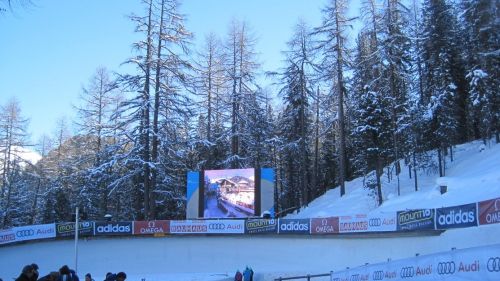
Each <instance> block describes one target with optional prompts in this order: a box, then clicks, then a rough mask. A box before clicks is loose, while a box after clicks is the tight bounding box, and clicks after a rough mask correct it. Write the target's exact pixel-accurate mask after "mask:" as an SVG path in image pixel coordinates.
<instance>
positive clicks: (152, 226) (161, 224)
mask: <svg viewBox="0 0 500 281" xmlns="http://www.w3.org/2000/svg"><path fill="white" fill-rule="evenodd" d="M169 232H170V221H168V220H156V221H134V235H147V234H153V235H154V234H155V233H160V234H165V233H169Z"/></svg>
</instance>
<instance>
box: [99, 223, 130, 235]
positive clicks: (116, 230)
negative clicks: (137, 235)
mask: <svg viewBox="0 0 500 281" xmlns="http://www.w3.org/2000/svg"><path fill="white" fill-rule="evenodd" d="M127 234H132V222H131V221H124V222H95V228H94V235H127Z"/></svg>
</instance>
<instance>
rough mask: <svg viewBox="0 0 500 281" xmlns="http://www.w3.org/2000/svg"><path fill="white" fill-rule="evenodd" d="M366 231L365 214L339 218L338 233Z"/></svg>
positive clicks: (366, 219)
mask: <svg viewBox="0 0 500 281" xmlns="http://www.w3.org/2000/svg"><path fill="white" fill-rule="evenodd" d="M367 231H368V217H367V216H366V215H355V216H342V217H340V218H339V232H340V233H355V232H367Z"/></svg>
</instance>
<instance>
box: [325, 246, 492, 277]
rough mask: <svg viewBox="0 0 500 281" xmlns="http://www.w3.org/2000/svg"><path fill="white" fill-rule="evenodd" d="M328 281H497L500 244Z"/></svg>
mask: <svg viewBox="0 0 500 281" xmlns="http://www.w3.org/2000/svg"><path fill="white" fill-rule="evenodd" d="M330 280H331V281H375V280H416V281H434V280H454V281H466V280H481V281H494V280H495V281H497V280H500V244H497V245H491V246H483V247H477V248H469V249H464V250H454V251H449V252H443V253H438V254H433V255H426V256H418V257H415V258H409V259H404V260H398V261H393V262H386V263H378V264H373V265H367V266H361V267H357V268H353V269H349V270H344V271H339V272H332V274H331V277H330Z"/></svg>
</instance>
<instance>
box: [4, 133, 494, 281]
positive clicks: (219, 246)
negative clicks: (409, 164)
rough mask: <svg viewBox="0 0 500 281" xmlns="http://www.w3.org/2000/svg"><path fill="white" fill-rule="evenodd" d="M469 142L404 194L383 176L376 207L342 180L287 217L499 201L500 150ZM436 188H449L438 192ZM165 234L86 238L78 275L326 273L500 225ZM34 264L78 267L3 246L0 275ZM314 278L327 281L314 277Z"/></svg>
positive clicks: (63, 258) (204, 280)
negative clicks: (442, 173)
mask: <svg viewBox="0 0 500 281" xmlns="http://www.w3.org/2000/svg"><path fill="white" fill-rule="evenodd" d="M482 148H483V146H482V144H481V142H472V143H469V144H465V145H461V146H458V147H457V148H456V150H455V152H454V157H455V159H454V162H453V163H448V170H447V176H446V177H445V178H444V179H438V177H437V175H435V174H425V173H421V174H420V175H419V183H420V190H419V191H418V192H414V191H413V188H414V187H413V179H409V178H408V175H407V173H406V174H405V168H404V167H403V173H402V174H401V178H400V180H401V190H402V195H401V196H397V190H396V185H395V181H392V182H390V183H389V182H388V181H387V180H386V177H385V176H384V186H383V190H384V200H385V202H384V204H383V205H382V206H380V207H377V205H376V204H375V200H374V198H373V197H372V196H370V195H369V192H368V191H367V190H365V189H363V188H362V186H363V184H362V179H356V180H353V181H351V182H349V183H347V185H346V187H347V195H346V196H344V197H342V198H339V196H338V189H334V190H330V191H329V192H327V193H326V194H325V195H324V196H322V197H320V198H318V199H317V200H315V201H313V202H312V203H311V204H309V206H308V207H307V208H304V209H303V210H301V211H300V212H299V213H298V214H292V215H289V216H288V217H289V218H292V217H293V218H299V217H300V218H308V217H326V216H338V215H352V214H362V213H367V212H389V211H397V210H405V209H413V208H431V207H432V208H435V207H442V206H452V205H460V204H464V203H472V202H477V201H481V200H486V199H492V198H497V197H500V145H498V144H492V145H491V146H489V147H485V148H484V150H482ZM481 150H482V151H481ZM438 181H439V182H440V183H442V182H445V183H447V184H448V192H447V193H445V194H443V195H441V194H440V192H439V190H438V189H437V187H438ZM410 235H412V236H405V235H396V236H393V235H391V236H387V235H382V236H379V235H374V236H373V235H372V236H350V237H349V238H346V237H345V236H344V237H342V236H335V235H333V236H327V237H324V236H323V237H318V236H300V235H299V236H283V235H281V236H279V235H276V236H272V235H271V236H269V235H262V236H167V237H163V238H120V239H111V238H108V239H99V238H94V239H88V240H83V239H82V240H81V241H80V243H79V255H78V272H79V275H80V276H83V275H84V274H85V273H87V272H90V273H92V274H93V276H94V278H95V280H102V279H103V278H104V274H105V273H106V272H108V271H112V272H118V271H125V272H127V274H128V276H129V278H127V281H140V280H142V279H145V281H170V280H172V281H174V280H175V281H215V280H218V281H219V280H220V281H222V280H225V281H228V280H232V276H233V275H234V272H235V271H236V270H237V269H240V270H243V269H244V267H245V266H246V265H249V266H252V268H253V269H254V271H255V272H256V278H255V279H254V280H255V281H262V280H273V279H274V278H277V277H279V276H287V275H288V276H290V275H300V274H307V273H310V274H318V273H327V272H329V271H331V270H334V271H338V270H342V269H344V268H346V267H351V268H353V267H356V266H360V265H363V264H365V263H370V264H373V263H377V262H383V261H386V260H387V259H388V258H391V259H392V260H397V259H402V258H407V257H413V256H415V254H416V253H419V254H421V255H425V254H432V253H436V252H441V251H447V250H450V249H451V248H452V247H455V248H458V249H463V248H469V247H475V246H485V245H492V244H500V224H494V225H487V226H480V227H470V228H462V229H450V230H447V231H445V232H444V233H442V234H441V235H430V236H423V235H419V234H410ZM31 262H37V263H38V264H39V265H40V267H41V274H46V273H48V272H49V271H51V270H57V269H58V268H59V267H60V266H61V265H63V264H68V265H69V266H71V267H74V265H75V245H74V242H73V241H71V240H66V241H45V242H38V243H28V244H20V245H12V246H4V247H0V278H3V280H5V281H7V280H12V279H11V278H13V277H15V276H16V275H18V274H19V271H20V269H21V268H22V266H23V265H24V264H27V263H31ZM313 280H314V281H320V280H328V278H324V279H313Z"/></svg>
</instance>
